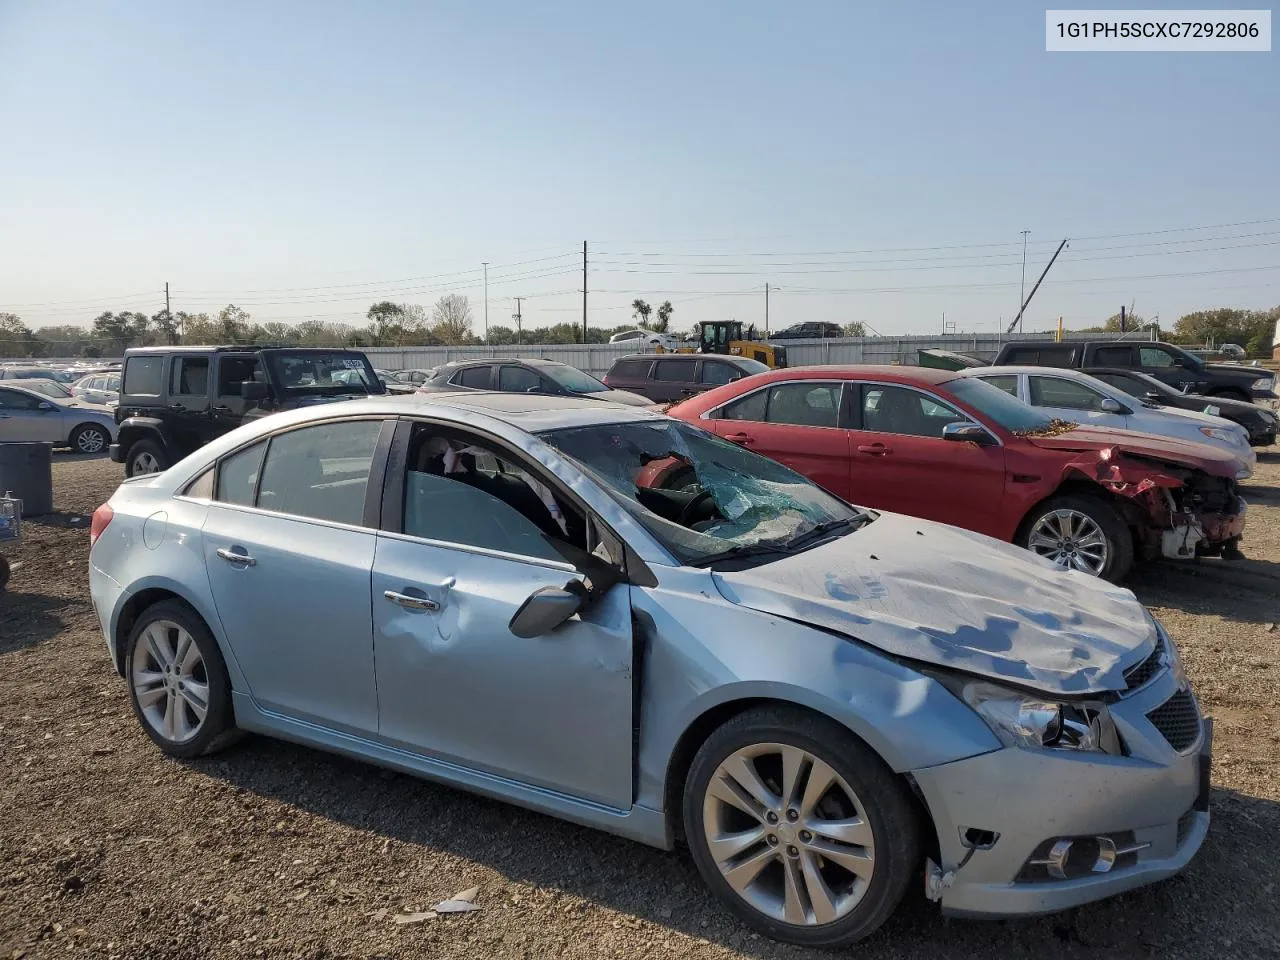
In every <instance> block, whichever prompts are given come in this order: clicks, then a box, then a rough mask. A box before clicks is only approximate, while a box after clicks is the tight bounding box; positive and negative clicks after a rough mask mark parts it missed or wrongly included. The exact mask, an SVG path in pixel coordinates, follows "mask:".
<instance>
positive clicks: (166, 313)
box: [164, 280, 173, 346]
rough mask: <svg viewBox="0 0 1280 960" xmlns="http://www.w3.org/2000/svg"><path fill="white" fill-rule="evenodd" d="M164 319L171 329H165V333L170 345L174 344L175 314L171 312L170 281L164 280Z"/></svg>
mask: <svg viewBox="0 0 1280 960" xmlns="http://www.w3.org/2000/svg"><path fill="white" fill-rule="evenodd" d="M164 319H165V322H166V323H168V324H169V329H168V330H166V331H165V335H166V336H167V337H168V338H169V345H170V346H172V345H173V314H172V313H170V312H169V281H168V280H166V281H165V282H164Z"/></svg>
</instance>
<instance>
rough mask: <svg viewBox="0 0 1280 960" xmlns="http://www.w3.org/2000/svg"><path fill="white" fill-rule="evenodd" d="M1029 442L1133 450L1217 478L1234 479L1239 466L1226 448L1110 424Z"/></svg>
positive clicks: (1059, 447)
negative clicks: (1115, 426)
mask: <svg viewBox="0 0 1280 960" xmlns="http://www.w3.org/2000/svg"><path fill="white" fill-rule="evenodd" d="M1025 439H1026V440H1027V442H1028V443H1031V444H1032V445H1033V446H1037V447H1040V448H1041V449H1042V450H1105V449H1112V450H1115V451H1116V452H1117V453H1122V454H1123V453H1131V454H1134V455H1136V456H1140V457H1150V458H1152V459H1155V460H1163V461H1164V462H1165V463H1172V464H1179V465H1181V466H1183V467H1187V468H1190V469H1194V470H1203V471H1204V472H1205V473H1208V474H1212V475H1213V476H1215V477H1230V478H1234V477H1235V475H1236V471H1237V470H1238V469H1239V467H1238V466H1237V464H1236V461H1237V459H1238V458H1237V457H1236V456H1235V455H1234V454H1232V453H1231V452H1230V451H1229V450H1226V449H1225V448H1223V447H1218V446H1214V445H1212V444H1208V443H1197V442H1196V441H1194V440H1179V439H1177V438H1176V437H1158V436H1156V435H1155V434H1151V433H1138V432H1137V431H1134V430H1112V429H1111V428H1110V427H1076V428H1075V429H1074V430H1069V431H1067V432H1066V433H1061V434H1058V435H1057V436H1053V437H1027V438H1025Z"/></svg>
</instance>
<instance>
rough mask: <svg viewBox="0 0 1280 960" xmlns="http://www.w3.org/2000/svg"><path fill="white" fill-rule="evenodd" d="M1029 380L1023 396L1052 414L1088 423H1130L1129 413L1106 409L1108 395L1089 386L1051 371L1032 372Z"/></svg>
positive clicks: (1117, 426) (1113, 425) (1118, 426)
mask: <svg viewBox="0 0 1280 960" xmlns="http://www.w3.org/2000/svg"><path fill="white" fill-rule="evenodd" d="M1026 380H1027V383H1026V389H1027V393H1026V396H1025V397H1024V398H1023V399H1024V400H1025V401H1026V402H1027V403H1029V404H1031V405H1032V406H1033V407H1037V408H1039V409H1041V410H1043V411H1044V412H1045V413H1046V414H1048V415H1049V416H1051V417H1056V418H1057V419H1059V420H1067V421H1069V422H1071V423H1078V424H1081V425H1082V426H1086V427H1111V428H1113V429H1117V430H1125V429H1127V428H1128V426H1129V416H1128V414H1123V413H1108V412H1107V411H1105V410H1103V409H1102V401H1103V400H1105V399H1107V398H1106V396H1105V395H1104V394H1102V393H1099V392H1098V391H1097V390H1095V389H1093V388H1092V387H1090V386H1086V385H1085V384H1083V383H1078V382H1077V381H1075V380H1069V379H1067V378H1066V377H1055V376H1052V375H1050V374H1037V373H1033V374H1029V375H1028V376H1027V378H1026Z"/></svg>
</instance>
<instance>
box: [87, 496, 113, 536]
mask: <svg viewBox="0 0 1280 960" xmlns="http://www.w3.org/2000/svg"><path fill="white" fill-rule="evenodd" d="M115 515H116V512H115V511H114V510H112V509H111V504H109V503H104V504H103V505H102V506H100V507H99V508H98V509H97V510H95V511H93V520H92V521H90V523H89V546H91V547H92V546H93V545H94V544H95V543H97V542H98V538H99V537H100V536H102V531H104V530H106V529H107V524H109V523H110V522H111V518H112V517H114V516H115Z"/></svg>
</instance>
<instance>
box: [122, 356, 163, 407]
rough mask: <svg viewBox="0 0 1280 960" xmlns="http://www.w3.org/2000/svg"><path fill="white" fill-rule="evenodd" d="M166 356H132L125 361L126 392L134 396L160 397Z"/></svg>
mask: <svg viewBox="0 0 1280 960" xmlns="http://www.w3.org/2000/svg"><path fill="white" fill-rule="evenodd" d="M163 368H164V357H130V358H129V359H128V360H126V361H125V362H124V392H125V393H127V394H129V395H130V396H134V397H158V396H160V387H161V385H162V384H163V383H164V373H163Z"/></svg>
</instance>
